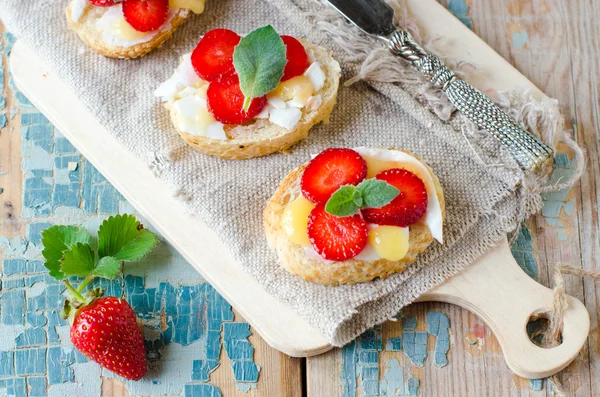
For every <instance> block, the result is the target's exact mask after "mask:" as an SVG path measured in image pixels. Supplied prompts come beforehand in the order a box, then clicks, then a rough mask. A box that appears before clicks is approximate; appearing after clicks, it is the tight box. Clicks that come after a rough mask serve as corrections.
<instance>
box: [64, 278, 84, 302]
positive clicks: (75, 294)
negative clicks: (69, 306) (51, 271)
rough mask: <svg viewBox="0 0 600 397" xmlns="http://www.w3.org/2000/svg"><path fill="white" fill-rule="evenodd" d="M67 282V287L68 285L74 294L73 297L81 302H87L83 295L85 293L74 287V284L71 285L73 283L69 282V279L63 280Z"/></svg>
mask: <svg viewBox="0 0 600 397" xmlns="http://www.w3.org/2000/svg"><path fill="white" fill-rule="evenodd" d="M63 281H64V283H65V287H67V289H68V290H69V292H71V294H73V297H74V298H75V299H76V300H77V301H79V302H81V303H84V302H85V298H84V297H83V295H81V294H80V293H79V292H78V291H77V290H76V289H75V288H73V286H72V285H71V283H69V282H68V281H67V280H63Z"/></svg>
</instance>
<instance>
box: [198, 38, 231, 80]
mask: <svg viewBox="0 0 600 397" xmlns="http://www.w3.org/2000/svg"><path fill="white" fill-rule="evenodd" d="M240 39H241V37H240V36H239V35H238V34H237V33H235V32H232V31H231V30H228V29H213V30H211V31H209V32H207V33H206V34H205V35H204V36H203V37H202V39H200V42H199V43H198V45H197V46H196V48H195V49H194V52H192V66H193V67H194V70H195V71H196V73H198V76H200V78H201V79H202V80H205V81H213V80H216V79H218V78H219V77H221V76H226V75H228V74H232V73H234V72H235V68H234V67H233V50H234V49H235V46H237V45H238V43H239V42H240Z"/></svg>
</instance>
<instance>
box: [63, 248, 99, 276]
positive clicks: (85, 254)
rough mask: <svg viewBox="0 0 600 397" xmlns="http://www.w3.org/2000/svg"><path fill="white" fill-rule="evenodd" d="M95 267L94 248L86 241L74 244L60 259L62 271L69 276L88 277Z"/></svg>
mask: <svg viewBox="0 0 600 397" xmlns="http://www.w3.org/2000/svg"><path fill="white" fill-rule="evenodd" d="M95 267H96V264H95V261H94V250H92V247H91V246H90V245H89V244H86V243H76V244H74V245H72V246H71V248H70V249H69V250H67V251H65V252H64V255H63V258H62V259H61V261H60V271H61V272H62V273H63V274H64V275H66V276H67V277H70V276H79V277H87V276H89V275H90V274H92V271H93V270H94V268H95Z"/></svg>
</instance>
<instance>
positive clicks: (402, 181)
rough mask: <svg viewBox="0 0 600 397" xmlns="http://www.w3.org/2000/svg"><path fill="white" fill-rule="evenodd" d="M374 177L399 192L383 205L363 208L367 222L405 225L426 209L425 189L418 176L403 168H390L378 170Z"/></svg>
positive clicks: (413, 221)
mask: <svg viewBox="0 0 600 397" xmlns="http://www.w3.org/2000/svg"><path fill="white" fill-rule="evenodd" d="M375 178H376V179H380V180H382V181H386V182H387V183H389V184H390V185H392V186H395V187H396V188H398V190H400V194H399V195H398V196H396V198H394V199H393V200H392V202H391V203H389V204H388V205H386V206H384V207H381V208H366V209H363V210H362V213H363V216H364V218H365V220H366V221H367V222H369V223H376V224H378V225H391V226H400V227H406V226H410V225H412V224H414V223H417V222H418V221H419V219H421V217H423V215H424V214H425V211H426V210H427V189H425V184H424V183H423V181H422V180H421V179H420V178H419V177H418V176H416V175H415V174H413V173H412V172H410V171H407V170H405V169H403V168H392V169H389V170H385V171H382V172H380V173H379V174H377V176H376V177H375Z"/></svg>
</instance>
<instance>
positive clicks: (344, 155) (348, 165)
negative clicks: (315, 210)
mask: <svg viewBox="0 0 600 397" xmlns="http://www.w3.org/2000/svg"><path fill="white" fill-rule="evenodd" d="M366 176H367V163H366V162H365V160H364V159H363V158H362V157H361V156H360V154H358V153H357V152H355V151H354V150H352V149H343V148H331V149H326V150H324V151H322V152H321V153H320V154H319V155H317V156H316V157H315V158H314V159H312V160H311V161H310V163H308V165H307V166H306V169H305V170H304V174H303V175H302V179H301V180H300V188H301V189H302V194H303V195H304V197H306V198H307V199H309V200H310V201H312V202H313V203H317V204H318V203H324V202H326V201H327V200H328V199H329V197H331V195H332V194H333V193H335V191H336V190H338V189H339V188H340V186H344V185H357V184H359V183H360V182H361V181H362V180H363V179H365V177H366Z"/></svg>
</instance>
